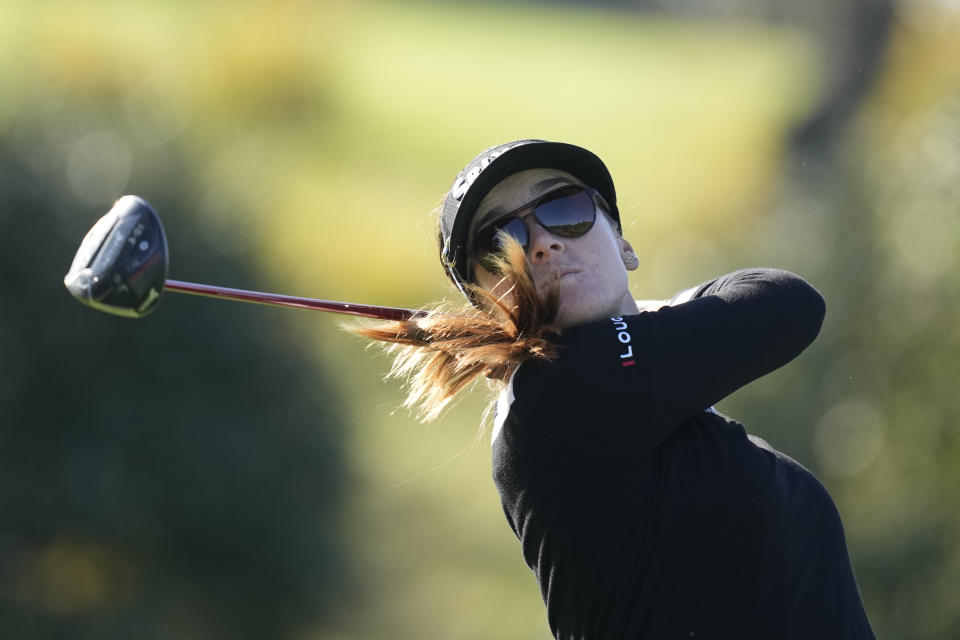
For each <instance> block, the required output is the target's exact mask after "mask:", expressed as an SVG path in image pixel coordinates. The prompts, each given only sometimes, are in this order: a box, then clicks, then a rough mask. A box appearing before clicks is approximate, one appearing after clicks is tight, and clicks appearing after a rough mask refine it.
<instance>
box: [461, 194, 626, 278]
mask: <svg viewBox="0 0 960 640" xmlns="http://www.w3.org/2000/svg"><path fill="white" fill-rule="evenodd" d="M598 206H599V207H601V208H602V209H603V210H604V211H609V210H610V207H609V206H608V205H607V202H606V200H604V199H603V196H601V195H600V193H599V192H598V191H597V190H596V189H587V188H586V187H581V186H579V185H566V186H563V187H560V188H559V189H554V190H553V191H549V192H547V193H545V194H543V195H542V196H540V197H539V198H537V199H536V200H534V201H533V202H529V203H527V204H525V205H523V206H522V207H520V208H519V209H517V210H515V211H512V212H510V213H508V214H505V215H503V216H501V217H500V218H497V219H496V220H493V221H491V222H488V223H486V224H484V225H483V226H481V227H480V228H479V229H477V232H476V235H474V238H473V255H474V256H475V257H476V259H477V260H478V261H479V262H480V264H482V265H483V266H484V268H488V267H489V266H491V260H490V259H491V258H492V256H493V254H495V253H497V252H498V251H500V249H502V248H503V239H504V234H505V235H508V236H511V237H512V238H513V239H514V240H516V241H517V242H518V243H519V244H520V246H521V247H523V250H524V251H526V250H527V247H528V246H529V245H530V234H529V232H528V231H527V225H526V222H525V220H526V219H527V218H529V217H530V216H533V218H534V219H535V220H536V221H537V224H539V225H540V226H541V227H543V228H544V229H546V230H547V231H549V232H550V233H552V234H553V235H555V236H559V237H561V238H579V237H580V236H582V235H584V234H586V233H587V232H588V231H590V229H592V228H593V224H594V223H595V222H596V221H597V207H598Z"/></svg>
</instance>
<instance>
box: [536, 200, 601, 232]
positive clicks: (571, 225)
mask: <svg viewBox="0 0 960 640" xmlns="http://www.w3.org/2000/svg"><path fill="white" fill-rule="evenodd" d="M557 196H558V197H556V198H552V199H550V200H547V201H546V202H541V203H540V204H539V205H537V208H536V209H534V215H536V217H537V222H539V223H540V224H541V225H542V226H543V228H544V229H546V230H547V231H549V232H550V233H552V234H555V235H558V236H561V237H563V238H579V237H580V236H582V235H583V234H585V233H586V232H588V231H590V229H591V228H592V227H593V223H594V222H596V220H597V207H596V203H595V202H594V200H593V196H591V195H590V193H589V192H588V191H584V190H583V189H581V188H579V187H573V188H571V189H570V190H569V191H567V190H566V189H564V190H561V191H558V192H557Z"/></svg>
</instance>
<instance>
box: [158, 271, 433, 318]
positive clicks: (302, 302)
mask: <svg viewBox="0 0 960 640" xmlns="http://www.w3.org/2000/svg"><path fill="white" fill-rule="evenodd" d="M164 289H165V290H166V291H176V292H178V293H189V294H191V295H196V296H206V297H208V298H222V299H224V300H235V301H237V302H256V303H258V304H267V305H273V306H277V307H296V308H298V309H313V310H316V311H329V312H332V313H342V314H346V315H351V316H362V317H364V318H377V319H380V320H407V319H409V318H411V317H413V316H416V315H419V312H417V311H414V310H413V309H400V308H397V307H375V306H371V305H366V304H352V303H350V302H335V301H333V300H314V299H312V298H299V297H296V296H284V295H280V294H276V293H264V292H262V291H245V290H243V289H229V288H227V287H215V286H212V285H208V284H196V283H194V282H183V281H181V280H167V281H166V282H165V284H164Z"/></svg>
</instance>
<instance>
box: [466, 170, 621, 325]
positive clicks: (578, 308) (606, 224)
mask: <svg viewBox="0 0 960 640" xmlns="http://www.w3.org/2000/svg"><path fill="white" fill-rule="evenodd" d="M571 184H575V185H581V186H584V185H583V183H582V182H580V181H579V180H578V179H577V178H575V177H574V176H572V175H570V174H568V173H565V172H563V171H558V170H555V169H531V170H528V171H522V172H520V173H516V174H514V175H512V176H510V177H509V178H506V179H505V180H503V181H501V182H500V183H499V184H497V185H496V186H495V187H494V188H493V189H491V190H490V192H489V193H488V194H487V195H486V197H484V199H483V200H481V201H480V204H479V205H478V207H477V215H476V216H474V220H473V222H472V224H471V233H470V237H473V234H474V233H475V232H476V230H477V229H478V228H480V227H481V226H482V225H483V223H484V222H485V221H487V220H494V219H496V218H498V217H500V216H502V215H503V214H505V213H509V212H511V211H515V210H517V209H519V208H520V207H523V206H524V205H526V204H528V203H530V202H532V201H533V200H536V199H537V198H539V197H540V196H542V195H544V194H545V193H547V192H550V191H553V190H555V189H557V188H558V187H562V186H564V185H571ZM524 223H525V224H526V226H527V232H528V234H529V246H528V247H527V262H528V264H529V268H530V274H531V276H532V277H533V281H534V283H535V284H536V285H537V290H538V291H539V292H540V294H541V295H544V294H545V293H546V292H547V290H548V289H549V287H551V286H552V285H554V284H556V286H558V291H559V294H560V310H559V312H558V314H557V318H556V322H555V324H556V325H557V326H559V327H561V328H564V327H573V326H577V325H580V324H584V323H586V322H591V321H593V320H600V319H602V318H610V317H613V316H620V315H623V314H630V313H637V312H638V311H637V305H636V302H635V301H634V299H633V296H632V295H631V293H630V289H629V281H628V279H627V269H626V267H624V262H623V261H624V259H626V258H627V257H628V256H631V255H633V248H632V247H631V246H630V243H629V242H627V241H626V240H625V239H624V238H623V237H621V236H620V235H619V234H618V233H617V230H616V227H615V224H614V223H613V222H611V220H610V219H609V218H608V217H607V216H606V215H604V214H603V213H602V212H601V211H600V210H598V212H597V221H596V223H595V224H594V225H593V227H592V228H591V229H590V231H588V232H587V233H586V234H585V235H583V236H580V237H579V238H563V237H560V236H555V235H553V234H551V233H550V232H549V231H547V230H546V229H544V228H543V227H542V226H540V224H538V223H537V221H536V218H535V217H534V216H528V217H527V218H526V219H525V220H524ZM474 274H475V276H476V278H477V282H478V284H479V285H480V286H481V287H483V288H484V289H486V290H487V291H490V292H492V293H493V294H494V295H500V294H502V293H503V291H504V290H505V289H506V287H507V285H506V283H504V282H502V280H501V278H500V277H499V276H497V275H494V274H492V273H490V272H489V271H487V270H486V269H484V268H483V267H481V266H479V265H476V266H475V267H474Z"/></svg>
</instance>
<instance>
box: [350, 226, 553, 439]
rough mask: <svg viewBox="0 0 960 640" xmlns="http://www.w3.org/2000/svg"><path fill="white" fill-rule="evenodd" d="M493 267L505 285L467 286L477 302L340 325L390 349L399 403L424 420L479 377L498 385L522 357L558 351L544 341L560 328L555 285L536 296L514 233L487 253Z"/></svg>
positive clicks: (539, 356)
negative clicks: (399, 381) (493, 288)
mask: <svg viewBox="0 0 960 640" xmlns="http://www.w3.org/2000/svg"><path fill="white" fill-rule="evenodd" d="M493 266H494V267H495V268H496V272H497V273H499V274H501V275H502V278H503V280H502V282H503V283H504V284H505V285H506V289H507V292H506V293H504V294H503V295H500V296H494V295H493V294H491V293H489V292H488V291H486V290H484V289H482V288H481V287H479V286H477V285H468V293H469V294H470V295H471V296H472V297H473V300H474V301H475V302H476V305H473V304H471V303H470V302H467V301H465V302H464V303H463V304H462V305H459V306H454V307H451V306H449V305H440V304H438V305H434V307H433V308H432V309H431V310H429V311H426V312H425V313H424V315H422V316H418V317H415V318H411V319H410V320H398V321H388V322H381V323H377V324H360V325H347V326H346V327H345V328H346V329H347V330H349V331H352V332H353V333H357V334H359V335H361V336H364V337H366V338H369V339H371V340H375V341H379V342H383V343H385V344H386V345H387V352H388V353H390V354H392V355H393V356H394V362H393V367H392V368H391V370H390V373H389V374H388V375H389V376H391V377H396V378H406V379H407V384H408V394H407V398H406V400H405V401H404V403H403V404H404V406H405V407H406V408H408V409H412V410H414V411H415V413H417V414H418V416H419V417H420V419H421V420H423V421H424V422H427V421H430V420H433V419H435V418H436V417H437V416H439V415H440V413H441V412H442V411H443V409H444V408H445V407H446V406H447V405H448V404H449V403H450V401H451V400H452V399H453V398H454V396H456V395H457V394H458V393H459V392H460V391H462V390H463V389H465V388H466V387H468V386H469V385H470V384H471V383H473V382H474V381H476V380H477V379H478V378H480V377H481V376H484V377H486V378H488V379H490V380H493V381H495V382H494V384H495V386H497V385H499V386H502V385H503V384H504V383H505V381H507V380H508V379H509V378H510V376H511V375H512V373H513V372H514V370H516V368H517V367H518V366H520V364H522V363H523V362H525V361H527V360H532V359H547V360H549V359H552V358H554V357H555V356H556V346H555V344H554V343H552V342H551V341H550V336H551V334H556V333H558V329H557V328H556V327H554V326H553V324H552V323H553V321H554V319H555V318H556V315H557V311H558V309H559V294H558V292H557V290H556V288H553V289H551V290H549V291H548V292H547V293H546V295H544V296H543V297H541V296H539V295H538V293H537V288H536V285H535V284H534V282H533V278H532V277H531V276H530V271H529V269H528V267H527V260H526V255H525V252H524V250H523V247H521V246H520V244H519V243H517V242H516V241H515V240H513V239H512V238H508V239H507V241H506V242H505V243H504V247H503V250H502V251H501V253H500V254H499V255H497V256H495V257H494V258H493ZM498 288H500V287H498Z"/></svg>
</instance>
